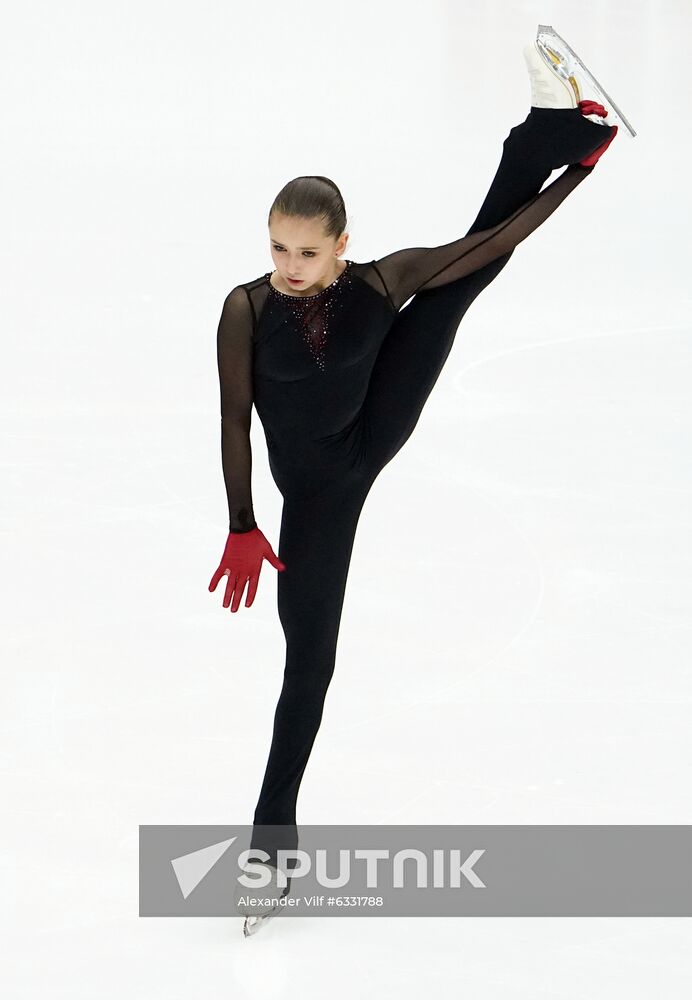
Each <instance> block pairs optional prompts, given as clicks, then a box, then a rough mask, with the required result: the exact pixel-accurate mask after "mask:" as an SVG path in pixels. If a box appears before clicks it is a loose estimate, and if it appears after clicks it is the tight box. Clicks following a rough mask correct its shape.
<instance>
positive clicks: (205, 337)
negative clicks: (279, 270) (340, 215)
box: [0, 0, 692, 1000]
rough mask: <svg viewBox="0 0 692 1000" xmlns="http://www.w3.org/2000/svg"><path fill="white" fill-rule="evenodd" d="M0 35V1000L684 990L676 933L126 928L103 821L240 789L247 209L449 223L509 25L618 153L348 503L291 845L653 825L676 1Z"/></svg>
mask: <svg viewBox="0 0 692 1000" xmlns="http://www.w3.org/2000/svg"><path fill="white" fill-rule="evenodd" d="M4 22H5V44H4V46H3V51H4V56H3V59H2V69H0V73H1V75H2V81H3V86H2V94H3V107H4V115H3V118H4V137H5V142H4V151H3V156H2V175H3V183H2V193H1V194H0V198H1V200H2V220H3V223H2V229H3V235H4V239H3V241H2V242H3V266H2V270H3V279H4V280H3V282H2V286H3V290H2V293H1V301H2V339H3V363H2V366H0V380H1V382H0V385H1V386H2V411H3V419H2V455H1V456H0V461H1V464H2V471H3V486H2V522H1V523H2V538H3V550H4V555H3V567H4V571H3V574H2V589H3V595H2V607H3V612H4V616H5V624H4V627H3V629H2V639H1V643H2V653H1V656H2V664H3V666H2V674H3V684H2V687H3V698H2V715H1V717H0V724H1V728H2V742H1V744H0V748H1V753H2V799H1V802H2V805H1V809H2V830H3V838H2V848H1V850H0V865H1V868H0V871H1V872H2V882H3V906H2V912H3V923H4V928H3V929H2V934H1V936H0V939H1V944H0V956H1V959H0V969H1V971H0V977H1V979H0V990H1V991H2V993H3V994H4V996H6V997H11V998H12V1000H25V998H29V997H31V998H34V997H36V996H42V997H45V998H46V1000H48V998H50V1000H63V998H65V1000H68V998H69V1000H82V998H83V1000H111V998H113V1000H115V998H117V1000H122V998H128V1000H188V998H190V1000H192V998H194V1000H198V998H199V1000H201V998H203V1000H217V998H219V1000H220V998H225V1000H264V998H267V1000H269V998H272V1000H274V998H289V997H300V998H301V1000H313V998H314V1000H318V998H319V1000H323V998H325V997H331V998H334V1000H342V998H343V1000H345V998H349V1000H351V998H354V997H357V998H360V997H366V998H370V997H372V998H377V1000H380V998H390V997H391V998H394V997H396V998H409V997H410V998H418V997H420V996H421V995H429V996H454V997H457V996H460V997H461V996H463V997H469V998H470V997H473V998H474V1000H496V998H497V1000H500V998H501V1000H543V998H545V1000H606V998H607V1000H612V998H614V997H627V998H628V1000H640V998H641V1000H645V998H646V1000H650V998H651V997H652V996H662V997H663V996H665V998H666V1000H678V998H680V1000H682V998H683V997H685V998H687V997H689V996H690V993H691V991H692V947H691V945H692V926H691V923H690V920H689V919H685V918H673V917H653V916H652V917H640V918H625V917H600V918H591V919H589V918H578V917H564V918H559V919H558V918H547V917H546V918H489V919H474V918H471V917H458V918H442V917H439V918H430V919H422V918H411V917H402V918H396V919H395V918H381V919H369V918H365V917H364V918H362V919H332V918H317V919H311V920H288V919H286V920H274V921H272V922H271V923H270V924H269V925H267V927H266V928H265V929H263V930H262V932H261V933H260V934H258V935H257V936H256V937H254V938H252V939H249V940H246V939H244V938H243V935H242V930H241V928H242V920H241V918H239V917H236V916H233V917H220V918H219V917H216V918H214V917H208V918H196V919H191V918H187V919H185V918H183V919H163V918H161V919H147V918H143V917H140V916H139V914H138V880H139V871H138V829H139V826H140V824H220V825H223V824H246V823H250V822H251V821H252V812H253V809H254V806H255V801H256V799H257V795H258V792H259V788H260V783H261V780H262V775H263V773H264V768H265V764H266V757H267V752H268V749H269V741H270V737H271V730H272V721H273V715H274V709H275V705H276V700H277V698H278V694H279V691H280V688H281V681H282V672H283V665H284V661H283V656H284V639H283V634H282V631H281V626H280V623H279V620H278V616H277V610H276V572H275V570H274V569H273V568H272V567H271V566H270V564H269V563H266V562H265V563H264V566H263V569H262V574H261V578H260V585H259V591H258V594H257V598H256V600H255V603H254V605H253V606H252V608H250V609H246V608H245V607H244V606H241V608H240V611H239V612H238V613H237V614H232V613H231V612H230V611H229V610H226V609H224V608H223V607H222V596H223V587H222V586H219V588H218V589H217V591H216V593H214V594H210V593H209V591H208V589H207V588H208V583H209V580H210V578H211V576H212V573H213V572H214V570H215V569H216V566H217V564H218V561H219V558H220V556H221V553H222V551H223V548H224V544H225V540H226V534H227V527H228V516H227V506H226V497H225V492H224V484H223V479H222V471H221V459H220V431H219V388H218V374H217V369H216V339H215V338H216V328H217V323H218V320H219V315H220V311H221V307H222V304H223V301H224V299H225V297H226V295H227V294H228V292H229V291H230V289H231V288H232V287H233V286H234V285H236V284H238V283H240V282H247V281H250V280H251V279H253V278H255V277H257V276H260V275H262V274H263V273H265V272H266V271H268V270H271V269H272V266H273V265H272V262H271V257H270V251H269V241H268V235H267V213H268V210H269V206H270V205H271V202H272V201H273V199H274V197H275V195H276V193H277V192H278V191H279V190H280V188H281V187H282V186H283V185H284V184H285V183H286V182H287V181H288V180H289V179H290V178H292V177H294V176H296V175H299V174H313V173H314V174H323V175H326V176H328V177H331V178H332V179H334V180H335V181H336V182H337V184H338V185H339V187H340V189H341V191H342V193H343V194H344V197H345V200H346V207H347V211H348V215H349V219H350V225H349V227H348V232H349V233H350V240H349V244H348V249H347V252H346V254H345V257H347V258H349V259H352V260H356V261H369V260H372V259H373V258H377V257H380V256H383V255H384V254H387V253H390V252H392V251H394V250H396V249H399V248H403V247H407V246H435V245H438V244H443V243H447V242H449V241H451V240H454V239H457V238H458V237H460V236H462V235H463V234H464V233H465V232H466V231H467V229H468V227H469V226H470V224H471V222H472V221H473V219H474V218H475V216H476V213H477V211H478V208H479V206H480V204H481V202H482V200H483V198H484V196H485V193H486V191H487V189H488V186H489V184H490V181H491V180H492V177H493V175H494V173H495V170H496V167H497V164H498V162H499V158H500V155H501V152H502V142H503V139H504V138H505V136H506V135H507V133H508V132H509V130H510V128H512V126H514V125H516V124H517V123H518V122H520V121H523V119H524V118H525V117H526V115H527V113H528V111H529V107H530V87H529V79H528V75H527V73H526V69H525V66H524V61H523V57H522V47H523V46H524V45H525V44H527V43H528V42H530V41H531V40H532V39H533V38H534V36H535V33H536V27H537V25H538V23H543V24H550V25H553V26H554V27H555V29H556V30H557V31H558V32H560V34H562V35H563V36H564V37H565V38H566V39H567V40H568V41H569V42H570V44H571V45H573V46H574V48H575V49H576V50H577V52H578V53H579V54H580V55H581V56H582V58H583V59H584V60H585V61H586V63H587V64H588V65H589V67H590V68H592V69H593V70H594V72H595V73H596V75H597V76H598V77H599V79H600V80H601V82H602V83H603V85H604V86H605V87H606V88H607V90H608V91H609V93H610V94H611V95H612V97H613V98H614V99H615V101H616V102H617V103H618V104H619V106H620V107H621V108H622V110H623V111H624V113H625V114H626V115H627V117H628V119H629V120H630V121H631V123H632V125H633V126H634V128H635V130H636V131H637V136H636V137H635V138H634V139H633V138H631V137H630V136H629V135H628V134H627V133H626V131H625V130H624V129H623V128H620V132H619V134H618V136H617V137H616V139H615V141H614V142H613V144H612V145H611V147H610V148H609V149H608V151H607V152H606V153H605V155H604V156H603V158H602V159H601V160H600V161H599V163H598V164H597V165H596V167H595V169H594V171H593V174H592V176H590V177H589V178H587V180H586V181H585V182H584V184H583V185H581V186H580V188H579V190H577V191H576V192H575V193H574V194H573V195H571V196H570V197H569V198H568V199H567V200H566V201H565V203H564V205H562V206H561V207H560V208H559V209H558V210H557V212H556V213H555V215H554V216H553V217H551V218H550V219H549V220H547V221H546V222H545V224H544V225H542V226H541V227H540V229H539V230H538V231H537V232H535V233H533V234H532V235H531V236H530V237H529V238H528V239H527V240H526V241H525V242H524V243H522V244H521V246H519V247H518V248H517V249H516V251H515V252H514V255H513V257H512V259H511V260H510V262H509V263H508V264H507V266H506V267H505V268H504V270H503V271H502V272H501V273H500V274H499V276H498V277H497V278H496V279H495V281H494V282H492V283H491V285H490V286H489V287H488V288H487V289H486V290H484V292H483V293H481V295H480V296H479V297H478V299H477V301H476V302H475V303H474V304H473V305H472V307H471V308H470V309H469V311H468V313H467V315H466V316H465V317H464V319H463V320H462V322H461V325H460V328H459V332H458V334H457V338H456V341H455V344H454V347H453V350H452V352H451V354H450V356H449V359H448V361H447V363H446V366H445V368H444V370H443V372H442V375H441V376H440V379H439V381H438V383H437V385H436V386H435V388H434V390H433V392H432V395H431V397H430V399H429V400H428V403H427V404H426V407H425V409H424V412H423V415H422V417H421V419H420V422H419V424H418V426H417V428H416V430H415V431H414V434H413V436H412V438H411V439H410V441H409V442H408V443H407V445H406V446H405V447H404V449H403V450H402V451H401V453H400V454H399V455H398V456H397V457H396V458H395V459H394V461H393V462H392V463H391V464H390V465H389V466H388V467H387V468H386V469H385V471H384V472H383V473H382V475H381V476H380V478H379V480H378V482H377V483H376V484H375V486H374V487H373V489H372V491H371V493H370V495H369V497H368V500H367V502H366V505H365V508H364V511H363V515H362V517H361V520H360V524H359V528H358V534H357V537H356V543H355V547H354V551H353V557H352V562H351V570H350V576H349V581H348V588H347V592H346V601H345V605H344V612H343V617H342V622H341V629H340V634H339V650H338V656H337V664H336V672H335V674H334V677H333V680H332V683H331V686H330V689H329V692H328V695H327V700H326V705H325V711H324V716H323V720H322V726H321V729H320V732H319V734H318V737H317V740H316V742H315V746H314V749H313V752H312V756H311V758H310V761H309V763H308V767H307V770H306V772H305V777H304V779H303V782H302V786H301V791H300V797H299V802H298V821H299V823H305V824H310V823H335V824H339V823H343V824H358V823H365V824H390V823H414V824H427V823H435V824H438V823H439V824H442V823H444V824H688V823H692V798H691V797H690V791H689V788H690V780H689V773H690V761H691V752H692V734H691V730H690V701H691V698H692V682H691V678H690V663H691V662H692V656H691V654H692V643H691V641H690V636H691V629H692V613H691V612H692V545H691V542H692V538H691V531H690V509H691V507H690V500H691V499H692V463H691V462H690V431H691V430H692V428H691V423H692V402H691V396H690V388H689V387H690V382H691V380H692V346H691V340H690V338H691V335H692V297H691V293H690V287H691V286H690V278H689V273H688V262H689V256H690V254H689V232H690V222H691V221H692V220H691V215H690V207H691V201H692V199H691V197H690V184H689V179H688V180H687V181H685V174H686V173H687V174H689V164H688V161H687V157H688V155H689V151H690V143H691V141H692V140H691V135H690V101H689V97H690V95H689V66H688V62H689V56H690V52H689V44H688V43H689V40H690V38H691V37H692V35H691V31H692V7H690V5H689V4H688V3H683V2H682V0H669V2H663V0H659V2H653V0H651V2H645V0H635V2H633V3H625V2H612V0H608V2H598V3H596V2H582V3H580V4H578V5H575V4H573V3H567V2H549V0H546V2H545V3H542V4H539V3H534V2H522V3H514V4H511V3H502V2H500V0H489V2H487V3H486V4H485V5H483V7H481V5H478V4H470V3H469V4H465V3H454V2H451V0H447V2H444V0H432V2H429V3H422V2H421V3H414V2H410V0H404V2H401V0H399V2H396V3H395V2H394V0H387V2H382V0H371V2H370V3H365V2H364V0H352V2H350V3H348V4H338V5H334V4H325V3H318V2H315V0H307V2H301V3H278V2H276V0H267V2H265V3H263V4H261V5H259V6H251V5H250V4H243V5H234V4H229V3H221V2H220V0H216V2H214V0H206V2H202V3H201V4H195V5H192V4H182V3H176V2H169V3H163V2H160V0H140V2H139V3H136V4H135V3H133V2H131V0H125V2H121V3H119V4H115V3H111V4H93V3H87V2H86V0H79V2H77V0H66V2H65V3H64V4H61V5H49V4H47V3H45V2H43V3H37V2H31V0H30V2H28V3H26V4H24V5H21V6H15V7H13V8H12V9H11V10H10V9H8V10H6V13H5V18H4ZM556 176H557V172H555V173H553V175H552V178H553V179H554V178H555V177H556ZM422 349H423V350H424V343H423V342H422ZM251 433H252V445H253V496H254V510H255V515H256V517H257V520H258V523H259V525H260V527H261V528H262V530H263V532H264V533H265V535H266V536H267V538H268V539H269V540H270V542H271V543H272V544H273V545H274V547H275V548H276V545H277V544H278V535H279V524H280V516H281V497H280V494H279V493H278V490H277V489H276V487H275V485H274V482H273V480H272V478H271V474H270V471H269V467H268V462H267V454H266V444H265V440H264V435H263V431H262V426H261V423H260V421H259V418H258V417H257V415H256V414H255V415H254V416H253V424H252V432H251ZM685 786H687V787H688V791H687V792H685V790H684V789H685ZM3 953H4V954H3Z"/></svg>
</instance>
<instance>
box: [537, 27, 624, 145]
mask: <svg viewBox="0 0 692 1000" xmlns="http://www.w3.org/2000/svg"><path fill="white" fill-rule="evenodd" d="M536 41H537V42H538V43H539V44H540V45H546V46H548V47H550V44H551V41H552V42H554V43H559V45H560V46H562V48H563V49H564V50H565V51H566V52H568V53H569V54H570V56H571V57H572V59H573V60H574V61H575V63H577V64H578V65H579V66H580V67H581V69H582V71H583V72H584V75H585V76H586V78H587V79H588V81H589V83H590V85H591V86H592V87H593V89H594V90H595V91H596V93H597V94H598V95H599V97H600V98H601V103H602V104H605V105H606V110H608V109H609V108H610V109H612V112H613V115H614V116H615V117H616V118H617V119H618V120H619V121H621V122H622V124H623V125H624V126H625V128H626V129H627V131H628V132H629V134H630V135H631V136H632V138H634V136H635V135H636V134H637V133H636V132H635V131H634V129H633V128H632V126H631V125H630V123H629V122H628V121H627V119H626V118H625V116H624V115H623V113H622V111H621V110H620V108H619V107H618V106H617V104H616V103H615V101H614V100H613V98H612V97H611V96H610V95H609V94H608V93H607V91H606V90H604V88H603V86H602V85H601V84H600V83H599V82H598V80H597V79H596V77H595V76H594V75H593V73H592V72H591V70H590V69H589V68H588V67H587V66H585V65H584V63H583V62H582V60H581V59H580V58H579V56H578V55H577V53H576V52H575V51H574V49H573V48H572V46H571V45H568V44H567V42H566V41H565V40H564V38H562V36H561V35H558V33H557V31H555V29H554V28H553V27H552V25H550V24H539V25H538V31H537V32H536ZM610 119H611V115H610V114H609V115H608V121H607V122H604V124H607V125H614V124H615V122H613V121H612V120H610Z"/></svg>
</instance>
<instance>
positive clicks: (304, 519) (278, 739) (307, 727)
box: [251, 482, 367, 862]
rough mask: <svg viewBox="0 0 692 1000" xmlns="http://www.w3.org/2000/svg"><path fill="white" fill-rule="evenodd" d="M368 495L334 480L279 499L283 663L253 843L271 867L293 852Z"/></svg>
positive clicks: (279, 595) (278, 579)
mask: <svg viewBox="0 0 692 1000" xmlns="http://www.w3.org/2000/svg"><path fill="white" fill-rule="evenodd" d="M366 494H367V490H366V489H365V488H362V487H361V486H359V485H357V486H356V487H354V488H344V487H343V485H341V484H339V483H338V482H337V483H336V484H334V486H333V487H330V488H329V489H326V490H325V491H323V492H322V493H321V494H319V495H318V496H316V497H312V498H310V497H309V496H306V495H305V494H303V495H301V496H296V497H294V498H288V499H286V500H285V501H284V507H283V513H282V519H281V535H280V540H279V558H280V559H281V560H282V562H284V563H285V564H286V569H285V570H284V571H283V572H282V573H280V574H279V575H278V578H277V584H278V604H279V617H280V620H281V624H282V627H283V630H284V635H285V637H286V665H285V670H284V678H283V687H282V690H281V694H280V697H279V701H278V704H277V707H276V713H275V717H274V729H273V736H272V742H271V749H270V752H269V760H268V762H267V767H266V771H265V775H264V781H263V784H262V789H261V792H260V796H259V800H258V802H257V807H256V810H255V816H254V825H255V826H254V829H253V836H252V842H251V846H252V847H261V848H262V849H264V850H266V851H267V853H268V854H269V856H270V860H272V861H274V862H275V860H276V854H275V851H276V849H277V848H278V847H283V848H285V849H295V847H296V846H297V828H296V825H295V824H296V800H297V797H298V789H299V787H300V782H301V779H302V777H303V772H304V771H305V767H306V765H307V762H308V759H309V756H310V752H311V750H312V746H313V743H314V741H315V737H316V736H317V732H318V730H319V727H320V722H321V720H322V711H323V706H324V701H325V697H326V693H327V689H328V687H329V683H330V681H331V678H332V674H333V672H334V665H335V658H336V646H337V637H338V634H339V625H340V621H341V612H342V607H343V600H344V594H345V588H346V580H347V576H348V568H349V564H350V559H351V551H352V547H353V541H354V537H355V531H356V527H357V523H358V518H359V516H360V512H361V509H362V505H363V502H364V499H365V496H366ZM270 825H280V826H281V828H280V829H276V830H271V829H269V828H268V827H269V826H270ZM262 827H267V829H262Z"/></svg>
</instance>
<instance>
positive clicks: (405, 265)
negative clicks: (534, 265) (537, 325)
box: [375, 163, 593, 309]
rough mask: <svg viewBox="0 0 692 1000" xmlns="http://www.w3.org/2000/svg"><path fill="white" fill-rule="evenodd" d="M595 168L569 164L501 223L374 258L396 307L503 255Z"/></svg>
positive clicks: (398, 307)
mask: <svg viewBox="0 0 692 1000" xmlns="http://www.w3.org/2000/svg"><path fill="white" fill-rule="evenodd" d="M592 170H593V167H582V166H581V165H580V164H578V163H574V164H571V165H570V166H569V167H567V169H566V170H565V171H564V172H563V173H561V174H560V176H559V177H557V178H556V180H554V181H553V182H552V184H549V185H548V187H546V188H545V189H544V190H543V191H541V192H540V194H537V195H535V196H534V197H533V198H531V200H530V201H527V202H526V204H525V205H522V206H521V208H518V209H517V211H516V212H514V213H513V214H512V215H510V216H508V218H506V219H505V220H504V221H503V222H500V223H499V224H498V225H497V226H491V227H490V229H481V230H480V231H479V232H476V233H473V234H472V235H470V236H463V237H462V238H461V239H459V240H454V242H452V243H446V244H445V245H444V246H440V247H412V248H410V249H406V250H397V251H396V252H395V253H392V254H389V255H388V256H387V257H382V258H381V259H380V260H377V261H375V263H376V264H377V267H378V268H379V270H380V273H381V275H382V278H383V280H384V282H385V284H386V286H387V290H388V292H389V295H390V298H391V300H392V304H393V305H394V307H395V308H396V309H400V308H401V306H402V305H403V304H404V302H406V301H407V300H408V299H409V298H410V297H411V296H412V295H415V293H416V292H420V291H424V290H425V289H428V288H437V287H438V286H439V285H447V284H449V283H450V282H451V281H456V280H457V279H458V278H464V277H465V276H466V275H467V274H471V273H472V272H473V271H477V270H478V269H479V268H481V267H485V265H486V264H489V263H490V262H491V261H493V260H495V259H496V258H497V257H503V256H504V255H505V254H506V253H509V252H510V250H513V249H514V247H515V246H516V245H517V244H518V243H521V241H522V240H525V239H526V237H527V236H528V235H529V234H530V233H532V232H533V231H534V229H537V228H538V226H540V224H541V223H542V222H545V220H546V219H547V218H548V216H549V215H552V213H553V212H554V211H555V209H556V208H557V207H558V205H559V204H560V203H561V202H562V201H564V199H565V198H566V197H567V195H568V194H569V193H570V192H571V191H573V190H574V188H575V187H576V186H577V185H578V184H581V182H582V181H583V180H584V179H585V178H586V177H588V175H589V174H590V173H591V171H592Z"/></svg>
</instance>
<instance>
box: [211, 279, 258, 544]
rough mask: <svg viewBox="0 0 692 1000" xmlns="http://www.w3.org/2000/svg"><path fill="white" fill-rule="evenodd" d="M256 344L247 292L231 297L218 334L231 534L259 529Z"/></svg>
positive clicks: (234, 292)
mask: <svg viewBox="0 0 692 1000" xmlns="http://www.w3.org/2000/svg"><path fill="white" fill-rule="evenodd" d="M252 341H253V314H252V307H251V305H250V300H249V298H248V295H247V292H246V291H245V289H244V288H243V287H242V286H241V285H238V286H236V288H234V289H233V290H232V291H231V292H229V294H228V295H227V296H226V299H225V301H224V304H223V309H222V312H221V319H220V320H219V327H218V331H217V335H216V352H217V358H218V365H219V383H220V390H221V462H222V466H223V478H224V482H225V484H226V495H227V497H228V520H229V524H228V530H229V531H231V532H234V533H235V532H237V533H241V532H246V531H251V530H252V529H253V528H255V527H256V526H257V525H256V522H255V515H254V512H253V509H252V491H251V476H252V450H251V447H250V422H251V419H252V400H253V394H252Z"/></svg>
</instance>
